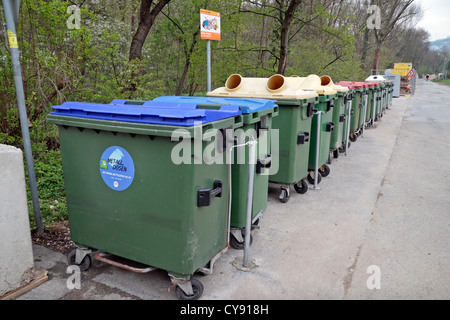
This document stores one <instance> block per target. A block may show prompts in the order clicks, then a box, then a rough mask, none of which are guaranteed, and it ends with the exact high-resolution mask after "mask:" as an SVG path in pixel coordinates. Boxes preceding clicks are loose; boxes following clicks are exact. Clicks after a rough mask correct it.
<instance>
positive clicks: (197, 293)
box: [176, 279, 203, 300]
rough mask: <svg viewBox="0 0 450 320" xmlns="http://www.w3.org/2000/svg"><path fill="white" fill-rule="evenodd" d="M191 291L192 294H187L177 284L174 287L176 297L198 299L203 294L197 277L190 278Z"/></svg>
mask: <svg viewBox="0 0 450 320" xmlns="http://www.w3.org/2000/svg"><path fill="white" fill-rule="evenodd" d="M191 285H192V291H193V292H194V294H192V295H188V294H186V292H184V291H183V289H181V288H180V287H179V286H177V288H176V293H177V297H178V299H180V300H198V298H200V297H201V295H202V294H203V284H202V283H201V282H200V281H199V280H197V279H191Z"/></svg>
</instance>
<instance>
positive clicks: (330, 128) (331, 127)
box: [326, 122, 334, 132]
mask: <svg viewBox="0 0 450 320" xmlns="http://www.w3.org/2000/svg"><path fill="white" fill-rule="evenodd" d="M333 130H334V122H329V123H327V128H326V131H327V132H331V131H333Z"/></svg>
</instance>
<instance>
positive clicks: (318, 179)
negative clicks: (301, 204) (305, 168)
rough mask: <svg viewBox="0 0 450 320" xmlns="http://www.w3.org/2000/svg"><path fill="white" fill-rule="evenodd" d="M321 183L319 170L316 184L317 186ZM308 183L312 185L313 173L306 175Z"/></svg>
mask: <svg viewBox="0 0 450 320" xmlns="http://www.w3.org/2000/svg"><path fill="white" fill-rule="evenodd" d="M311 175H312V176H311ZM321 181H322V175H321V174H320V170H319V174H318V175H317V184H319V183H320V182H321ZM308 182H309V183H311V184H314V171H311V172H310V173H309V174H308Z"/></svg>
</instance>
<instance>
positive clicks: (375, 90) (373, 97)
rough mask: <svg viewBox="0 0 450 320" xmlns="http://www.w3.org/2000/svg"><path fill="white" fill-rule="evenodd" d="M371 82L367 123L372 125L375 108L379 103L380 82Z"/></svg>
mask: <svg viewBox="0 0 450 320" xmlns="http://www.w3.org/2000/svg"><path fill="white" fill-rule="evenodd" d="M366 83H369V86H370V87H369V103H368V105H367V114H366V123H367V125H368V126H370V125H372V118H373V110H374V108H376V105H377V103H378V102H377V97H378V95H379V86H378V83H371V82H366Z"/></svg>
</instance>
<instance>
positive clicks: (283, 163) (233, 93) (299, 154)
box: [207, 74, 320, 203]
mask: <svg viewBox="0 0 450 320" xmlns="http://www.w3.org/2000/svg"><path fill="white" fill-rule="evenodd" d="M304 80H305V78H299V77H283V76H282V75H273V76H272V77H270V78H245V77H242V76H240V75H239V74H233V75H231V76H230V77H228V79H227V81H226V83H225V86H224V87H220V88H217V89H215V90H213V91H211V92H208V93H207V96H209V97H233V98H244V99H271V100H274V101H275V103H276V104H277V105H278V116H277V117H274V118H273V121H272V135H273V136H274V139H273V142H276V143H273V144H272V145H271V153H272V161H271V168H270V176H269V182H271V183H274V184H278V185H280V189H281V190H280V195H279V200H280V201H281V202H283V203H286V202H288V201H289V199H290V185H291V184H293V185H294V189H295V190H296V192H297V193H300V194H303V193H305V192H307V190H308V183H307V181H306V177H307V176H308V159H309V143H310V134H311V120H312V116H313V112H314V111H313V110H314V107H315V104H316V103H317V99H318V94H317V93H316V92H315V91H313V90H302V89H300V88H299V86H298V84H299V83H301V82H303V81H304ZM319 81H320V79H319Z"/></svg>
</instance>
